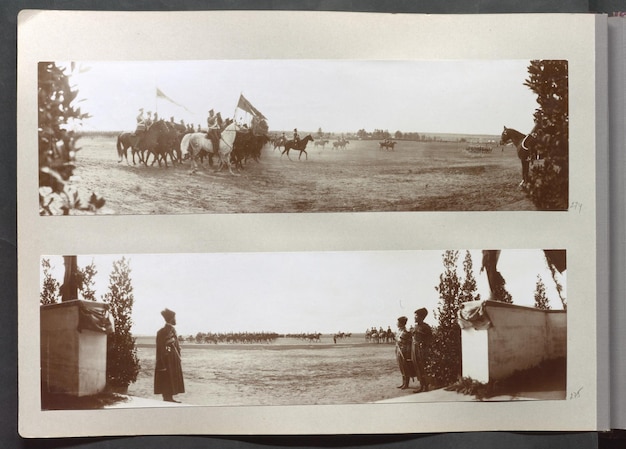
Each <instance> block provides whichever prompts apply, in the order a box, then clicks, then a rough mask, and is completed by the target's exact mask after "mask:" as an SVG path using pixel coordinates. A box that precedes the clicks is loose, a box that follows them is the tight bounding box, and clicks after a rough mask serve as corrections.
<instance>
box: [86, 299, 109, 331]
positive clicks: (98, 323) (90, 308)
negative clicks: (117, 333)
mask: <svg viewBox="0 0 626 449" xmlns="http://www.w3.org/2000/svg"><path fill="white" fill-rule="evenodd" d="M84 329H87V330H92V331H98V332H104V333H107V334H112V333H113V332H114V324H113V318H112V316H111V314H110V313H109V306H107V305H106V304H102V303H98V302H87V301H80V302H79V303H78V332H82V331H83V330H84Z"/></svg>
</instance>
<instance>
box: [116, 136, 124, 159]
mask: <svg viewBox="0 0 626 449" xmlns="http://www.w3.org/2000/svg"><path fill="white" fill-rule="evenodd" d="M121 137H122V135H121V134H120V135H118V136H117V157H118V158H119V160H118V162H122V158H123V156H124V147H123V145H122V139H121Z"/></svg>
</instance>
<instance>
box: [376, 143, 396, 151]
mask: <svg viewBox="0 0 626 449" xmlns="http://www.w3.org/2000/svg"><path fill="white" fill-rule="evenodd" d="M396 143H397V142H379V143H378V145H379V147H378V149H379V150H382V149H383V148H384V149H386V150H387V151H395V149H394V147H395V146H396Z"/></svg>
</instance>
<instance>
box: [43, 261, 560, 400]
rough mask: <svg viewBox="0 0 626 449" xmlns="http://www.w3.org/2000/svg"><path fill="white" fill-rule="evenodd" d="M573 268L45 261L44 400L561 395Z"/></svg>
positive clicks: (548, 264) (538, 264)
mask: <svg viewBox="0 0 626 449" xmlns="http://www.w3.org/2000/svg"><path fill="white" fill-rule="evenodd" d="M566 274H567V263H566V252H565V251H564V250H471V251H470V250H463V251H460V250H446V251H432V250H431V251H357V252H305V253H238V254H132V255H128V254H127V255H93V256H87V255H80V256H76V255H72V256H44V257H42V258H41V279H40V285H41V291H40V304H41V305H40V313H41V317H40V318H41V321H40V326H41V340H40V344H41V374H42V395H41V398H42V403H41V407H42V409H43V410H72V409H107V408H133V407H168V406H172V405H180V406H257V405H263V406H276V405H333V404H368V403H402V402H452V401H459V402H461V401H463V402H467V401H530V400H563V399H565V395H566V389H567V380H566V379H567V349H568V348H567V292H566V284H567V282H566ZM242 281H244V282H242Z"/></svg>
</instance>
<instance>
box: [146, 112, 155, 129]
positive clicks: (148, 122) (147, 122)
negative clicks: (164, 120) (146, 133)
mask: <svg viewBox="0 0 626 449" xmlns="http://www.w3.org/2000/svg"><path fill="white" fill-rule="evenodd" d="M146 115H147V116H148V117H147V118H146V127H147V128H150V125H152V124H153V123H154V121H153V120H152V112H151V111H148V112H146Z"/></svg>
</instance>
